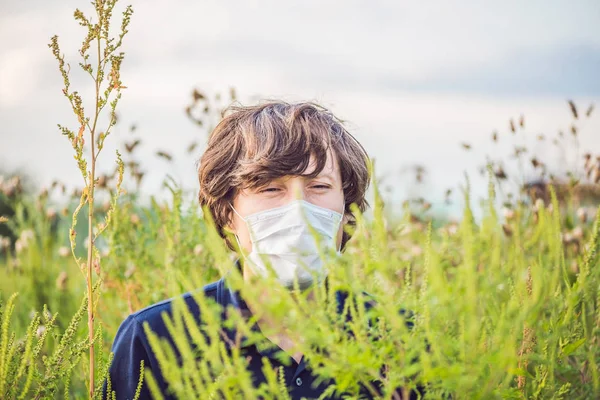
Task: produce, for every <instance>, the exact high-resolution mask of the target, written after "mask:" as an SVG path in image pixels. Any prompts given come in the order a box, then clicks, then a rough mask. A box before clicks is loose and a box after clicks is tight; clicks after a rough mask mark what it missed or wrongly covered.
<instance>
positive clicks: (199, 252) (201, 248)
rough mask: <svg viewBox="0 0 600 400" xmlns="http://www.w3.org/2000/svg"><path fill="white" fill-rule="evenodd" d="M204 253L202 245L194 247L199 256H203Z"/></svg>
mask: <svg viewBox="0 0 600 400" xmlns="http://www.w3.org/2000/svg"><path fill="white" fill-rule="evenodd" d="M203 251H204V246H202V245H201V244H197V245H196V246H195V247H194V254H195V255H197V256H199V255H200V254H202V252H203Z"/></svg>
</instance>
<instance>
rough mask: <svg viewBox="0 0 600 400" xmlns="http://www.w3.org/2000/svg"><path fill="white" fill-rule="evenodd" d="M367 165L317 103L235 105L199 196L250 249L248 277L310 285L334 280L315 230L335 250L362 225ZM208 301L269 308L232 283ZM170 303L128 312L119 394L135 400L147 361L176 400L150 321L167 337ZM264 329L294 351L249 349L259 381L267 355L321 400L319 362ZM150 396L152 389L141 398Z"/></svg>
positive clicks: (213, 291) (217, 288) (264, 323)
mask: <svg viewBox="0 0 600 400" xmlns="http://www.w3.org/2000/svg"><path fill="white" fill-rule="evenodd" d="M368 162H369V161H368V156H367V154H366V152H365V150H364V149H363V147H362V146H361V145H360V144H359V143H358V142H357V141H356V139H354V138H353V137H352V136H351V135H350V134H349V133H348V132H347V131H346V129H345V128H344V127H343V126H342V124H341V123H340V121H339V120H338V119H337V118H335V117H334V116H333V115H332V114H331V113H330V112H329V111H327V110H326V109H324V108H322V107H320V106H318V105H315V104H312V103H299V104H288V103H284V102H270V103H266V104H262V105H258V106H253V107H238V108H233V109H231V110H230V113H229V114H228V115H227V116H225V118H224V119H223V120H222V121H221V122H220V123H219V125H218V126H217V127H216V128H215V129H214V131H213V132H212V134H211V136H210V139H209V142H208V148H207V149H206V151H205V153H204V155H203V156H202V158H201V160H200V164H199V170H198V176H199V181H200V192H199V200H200V204H201V205H202V206H203V207H205V208H206V209H207V210H208V211H209V212H210V213H211V215H212V217H213V219H214V221H215V225H216V227H217V229H218V231H219V234H220V235H221V236H222V237H223V238H224V239H225V240H226V241H227V243H228V245H229V247H230V248H231V249H232V250H235V249H239V250H241V252H242V256H241V257H240V262H239V265H240V266H241V268H242V273H243V277H244V281H250V280H252V279H257V278H260V277H262V276H265V275H267V274H268V273H269V272H271V273H274V274H275V276H276V278H277V280H278V281H279V283H280V284H281V285H282V286H283V287H286V288H292V287H293V286H294V285H295V284H297V285H298V286H299V287H300V288H301V289H306V288H309V287H311V285H312V284H313V283H314V279H315V278H316V279H318V280H322V279H324V278H325V276H326V272H325V271H324V269H323V266H322V263H321V257H319V250H320V249H319V248H317V245H316V242H315V240H314V233H315V232H316V233H317V234H318V235H319V237H320V238H321V239H322V240H321V242H322V243H324V244H325V246H326V247H327V248H328V249H329V250H331V251H342V250H343V249H344V246H345V244H346V242H347V241H348V239H349V235H348V233H347V232H346V231H344V225H345V224H349V223H350V224H352V223H353V222H354V219H353V216H352V213H351V212H350V208H349V207H350V205H351V204H356V206H357V207H358V209H359V210H361V211H364V210H365V208H366V206H367V202H366V201H365V191H366V189H367V186H368V184H369V165H368ZM307 225H311V226H310V227H308V226H307ZM228 233H229V235H228ZM231 236H233V237H235V240H234V242H233V243H232V242H231V240H230V237H231ZM236 242H237V243H236ZM271 268H272V269H271ZM204 295H205V296H206V297H207V298H210V299H213V300H214V301H215V302H217V303H219V304H220V305H221V306H223V308H226V307H227V306H231V305H232V306H234V307H235V308H238V309H240V310H241V311H242V313H243V314H244V315H246V316H250V315H252V314H254V313H255V312H256V307H260V304H257V301H256V300H254V301H248V302H246V301H244V299H241V298H240V297H239V295H238V294H237V293H236V292H234V291H232V290H230V289H229V287H228V286H227V282H226V280H224V279H221V280H220V281H218V282H215V283H213V284H210V285H208V286H206V287H205V288H204ZM184 300H185V302H186V303H187V305H188V307H189V309H190V310H191V311H192V313H193V314H194V317H195V318H196V319H197V320H198V321H201V316H200V315H199V311H198V307H197V305H196V306H195V305H194V300H193V298H192V297H191V295H189V294H187V295H184ZM171 307H172V304H171V301H166V302H163V303H159V304H157V305H154V306H151V307H149V308H146V309H144V310H142V311H139V312H137V313H135V314H133V315H131V316H129V317H128V318H127V320H125V321H124V322H123V324H122V325H121V327H120V329H119V332H118V333H117V337H116V339H115V342H114V345H113V352H114V361H113V364H112V366H111V368H110V378H111V383H112V388H113V390H115V391H116V394H117V398H119V399H121V398H123V399H124V398H132V397H133V395H134V393H135V390H136V386H137V384H138V379H139V369H140V368H139V366H140V362H141V361H142V360H143V361H144V364H145V368H146V369H151V370H152V373H153V374H154V376H155V378H156V379H157V383H158V385H159V387H160V388H161V390H162V391H163V392H164V394H165V396H168V394H169V390H168V382H165V380H164V378H163V377H162V374H161V372H160V368H159V366H158V362H157V360H156V358H155V356H154V355H153V353H152V351H151V350H150V346H149V344H148V340H147V338H146V335H145V334H144V330H143V327H142V324H143V323H144V322H148V323H149V325H150V327H151V328H152V330H153V331H154V332H155V333H157V334H158V335H159V336H162V337H168V336H169V335H168V332H167V329H166V327H165V325H164V323H163V321H162V318H161V313H163V312H167V313H170V312H171ZM258 326H259V328H260V331H261V332H268V333H266V334H265V337H266V339H268V340H269V341H271V342H272V343H273V344H275V345H276V347H277V348H279V349H281V350H282V351H284V352H286V353H288V355H289V357H290V362H289V363H288V365H287V366H286V365H284V364H282V363H281V361H280V359H281V358H280V357H276V356H275V354H274V353H275V351H269V350H262V351H259V350H258V349H257V348H256V346H252V345H251V346H247V347H245V348H244V351H245V353H244V354H246V355H247V356H249V357H248V358H247V359H248V360H250V361H249V363H248V369H249V370H250V371H251V373H252V374H253V375H254V379H255V383H257V384H260V382H261V381H264V379H265V378H264V376H263V375H262V372H261V368H262V362H261V359H262V357H263V356H267V357H269V359H270V362H271V363H272V364H273V365H274V366H276V367H278V368H279V367H281V368H283V371H284V376H285V382H286V385H287V386H288V387H289V388H290V397H291V398H294V399H300V398H309V399H311V398H318V397H319V396H320V395H321V394H322V392H323V390H324V389H325V388H326V387H327V383H321V384H320V385H318V386H316V387H314V386H315V385H313V381H314V380H315V376H313V375H312V374H311V372H310V365H306V364H305V362H304V359H303V357H302V354H298V353H293V351H292V349H293V348H294V343H293V339H292V337H291V336H290V335H288V334H286V330H285V327H279V326H273V325H272V324H270V323H269V321H268V320H266V319H265V320H259V321H258ZM148 395H149V393H148V391H147V389H143V390H142V398H144V397H146V396H148Z"/></svg>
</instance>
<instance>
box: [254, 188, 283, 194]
mask: <svg viewBox="0 0 600 400" xmlns="http://www.w3.org/2000/svg"><path fill="white" fill-rule="evenodd" d="M279 190H280V189H279V188H276V187H268V188H264V189H260V190H259V193H269V192H271V193H273V192H278V191H279Z"/></svg>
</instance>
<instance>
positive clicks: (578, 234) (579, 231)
mask: <svg viewBox="0 0 600 400" xmlns="http://www.w3.org/2000/svg"><path fill="white" fill-rule="evenodd" d="M571 234H572V235H573V237H574V238H575V239H578V240H579V239H583V228H582V227H580V226H578V227H576V228H575V229H573V231H572V232H571Z"/></svg>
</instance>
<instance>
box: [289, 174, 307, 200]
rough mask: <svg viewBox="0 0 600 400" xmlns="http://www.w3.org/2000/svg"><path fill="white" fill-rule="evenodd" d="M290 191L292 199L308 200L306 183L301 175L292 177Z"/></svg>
mask: <svg viewBox="0 0 600 400" xmlns="http://www.w3.org/2000/svg"><path fill="white" fill-rule="evenodd" d="M289 183H290V189H291V190H290V192H291V194H292V198H291V199H290V200H306V192H305V190H304V184H303V182H302V180H301V179H300V178H299V177H294V178H292V179H290V182H289Z"/></svg>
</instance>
